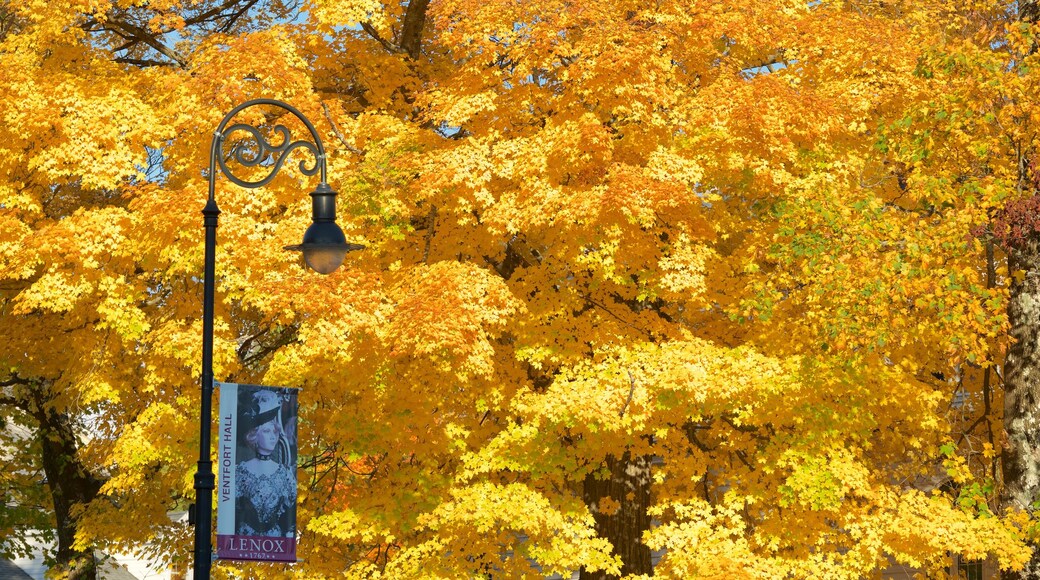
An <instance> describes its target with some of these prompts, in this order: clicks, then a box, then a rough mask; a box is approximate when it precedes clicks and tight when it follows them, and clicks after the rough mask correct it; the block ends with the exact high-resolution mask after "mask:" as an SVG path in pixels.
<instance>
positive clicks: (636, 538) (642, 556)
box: [581, 452, 654, 580]
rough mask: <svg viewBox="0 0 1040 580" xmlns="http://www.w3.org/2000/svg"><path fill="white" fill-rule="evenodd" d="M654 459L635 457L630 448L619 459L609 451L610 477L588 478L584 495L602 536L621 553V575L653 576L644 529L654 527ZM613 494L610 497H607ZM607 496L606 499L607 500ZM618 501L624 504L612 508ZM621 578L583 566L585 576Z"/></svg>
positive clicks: (583, 576) (597, 578)
mask: <svg viewBox="0 0 1040 580" xmlns="http://www.w3.org/2000/svg"><path fill="white" fill-rule="evenodd" d="M650 460H651V457H650V456H649V455H642V456H636V457H632V456H631V455H630V454H629V453H628V452H625V454H624V455H623V456H622V457H621V458H620V459H619V458H617V457H614V456H613V455H608V456H607V459H606V465H607V469H608V470H609V478H607V479H597V478H596V477H595V476H594V475H589V476H587V477H586V478H585V482H584V486H583V490H582V495H583V498H584V500H585V504H586V505H587V506H589V510H590V511H591V512H592V514H593V516H594V517H595V519H596V532H597V533H598V534H599V537H601V538H604V539H606V540H609V541H610V543H611V544H612V545H613V546H614V553H615V554H616V555H618V556H620V557H621V562H622V565H621V576H627V575H629V574H646V575H648V576H653V574H654V569H653V564H652V562H651V560H650V548H649V547H647V546H646V544H644V543H643V532H645V531H646V530H648V529H650V516H649V514H647V513H646V509H647V508H648V507H649V506H650V483H651V478H650ZM607 498H609V499H607ZM604 500H606V501H604ZM614 502H619V503H620V504H621V506H620V507H619V508H616V511H615V510H614V509H611V508H612V507H613V506H615V505H616V504H614ZM610 578H618V576H611V575H609V574H606V573H605V572H602V571H588V570H584V569H582V571H581V580H590V579H595V580H600V579H603V580H606V579H610Z"/></svg>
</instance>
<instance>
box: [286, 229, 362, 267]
mask: <svg viewBox="0 0 1040 580" xmlns="http://www.w3.org/2000/svg"><path fill="white" fill-rule="evenodd" d="M364 247H365V246H362V245H360V244H348V243H347V238H346V236H344V235H343V230H341V229H340V228H339V226H338V225H336V222H333V221H317V222H314V223H312V224H311V225H310V227H309V228H307V231H306V232H304V234H303V243H302V244H298V245H295V246H286V247H285V249H286V250H294V251H297V252H303V259H304V261H306V262H307V265H308V266H310V267H311V269H312V270H314V271H315V272H318V273H319V274H331V273H333V272H335V271H336V268H339V267H340V264H342V263H343V259H344V258H345V257H346V255H347V252H351V251H353V250H360V249H362V248H364Z"/></svg>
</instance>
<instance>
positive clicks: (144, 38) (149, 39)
mask: <svg viewBox="0 0 1040 580" xmlns="http://www.w3.org/2000/svg"><path fill="white" fill-rule="evenodd" d="M108 23H109V24H111V25H112V26H114V27H116V28H118V29H119V30H122V31H123V32H126V33H127V34H129V35H130V37H131V38H134V39H137V40H139V41H141V42H143V43H145V44H147V45H148V46H150V47H152V48H153V49H155V51H156V52H158V53H159V54H161V55H163V56H165V57H166V58H168V59H170V60H172V61H174V62H176V63H177V66H179V67H181V68H188V60H187V59H186V58H184V56H183V55H181V54H180V53H178V52H177V51H175V50H173V49H172V48H170V47H168V46H166V45H165V44H163V43H161V42H159V41H158V40H157V39H156V38H155V36H153V35H152V34H151V33H149V32H148V31H147V30H145V29H143V28H141V27H140V26H137V25H135V24H131V23H129V22H125V21H123V20H119V19H118V18H109V20H108ZM114 32H116V33H117V34H118V31H114Z"/></svg>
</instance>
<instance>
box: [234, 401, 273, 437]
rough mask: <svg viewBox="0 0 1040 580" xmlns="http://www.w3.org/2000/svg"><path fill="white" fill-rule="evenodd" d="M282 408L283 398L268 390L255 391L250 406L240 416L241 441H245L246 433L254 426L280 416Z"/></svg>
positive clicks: (239, 432) (239, 433) (239, 430)
mask: <svg viewBox="0 0 1040 580" xmlns="http://www.w3.org/2000/svg"><path fill="white" fill-rule="evenodd" d="M281 410H282V398H281V397H279V396H278V395H276V394H275V393H272V392H271V391H267V390H260V391H257V392H255V393H253V397H252V400H251V401H249V407H248V408H247V409H246V412H245V413H243V414H242V415H241V416H240V418H239V425H238V435H239V439H240V440H241V441H243V442H244V441H245V437H246V435H247V434H248V433H249V431H250V430H251V429H252V428H254V427H259V426H260V425H263V424H264V423H267V422H268V421H271V420H272V419H275V418H277V417H278V413H279V412H280V411H281Z"/></svg>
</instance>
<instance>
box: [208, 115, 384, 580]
mask: <svg viewBox="0 0 1040 580" xmlns="http://www.w3.org/2000/svg"><path fill="white" fill-rule="evenodd" d="M254 105H270V106H274V107H279V108H281V109H284V110H285V111H288V112H289V113H291V114H292V115H294V116H295V117H296V118H297V119H299V120H300V121H302V122H303V124H304V125H305V126H306V127H307V130H308V131H310V136H311V139H312V140H313V142H311V141H293V140H292V139H291V137H290V133H289V129H288V128H287V127H285V126H284V125H280V124H279V125H275V126H274V129H273V130H274V133H276V134H277V136H278V138H280V139H281V143H279V144H277V145H275V144H272V143H270V142H268V141H267V140H266V139H264V135H263V134H262V133H261V132H260V130H259V129H257V128H256V127H253V126H251V125H245V124H242V123H237V124H234V125H231V126H230V127H229V126H228V123H230V122H231V119H232V118H233V117H234V116H235V115H237V114H238V113H239V112H241V111H242V110H243V109H247V108H249V107H252V106H254ZM236 131H242V132H245V133H247V134H248V135H249V137H250V139H247V140H244V141H242V142H239V143H237V144H236V145H235V147H234V148H233V149H232V151H231V154H230V155H229V156H228V159H230V158H234V160H235V161H236V162H238V164H240V165H243V166H245V167H256V166H263V167H270V168H271V172H270V173H269V174H268V175H267V176H266V177H264V178H263V179H260V180H258V181H246V180H243V179H240V178H238V177H236V176H235V174H234V173H233V172H232V171H231V170H230V169H228V167H227V160H228V159H226V158H225V157H224V155H223V154H222V149H223V145H224V140H225V139H226V138H227V137H228V135H230V134H232V133H234V132H236ZM296 149H304V150H306V151H308V152H310V154H311V155H313V156H314V164H313V165H311V166H309V167H308V166H307V161H306V160H304V161H301V162H300V171H301V172H302V173H303V174H304V175H307V176H311V175H314V174H315V173H317V172H318V171H319V170H320V171H321V183H319V184H318V187H317V188H315V190H314V191H313V192H312V193H311V202H312V206H313V223H312V224H311V226H310V227H309V228H307V231H306V232H305V233H304V234H303V243H301V244H298V245H295V246H286V249H287V250H296V251H300V252H303V259H304V260H305V261H306V262H307V265H308V266H310V267H311V268H313V269H314V270H315V271H317V272H319V273H321V274H329V273H331V272H333V271H335V270H336V268H339V266H340V264H342V263H343V258H344V257H345V256H346V255H347V252H350V251H352V250H360V249H361V248H363V247H364V246H361V245H358V244H349V243H347V240H346V237H345V236H344V235H343V230H341V229H340V227H339V226H338V225H336V192H335V191H333V190H332V188H331V187H329V184H328V183H327V181H326V177H327V175H326V169H325V147H324V146H323V145H322V143H321V137H319V136H318V132H317V131H316V130H315V129H314V125H312V124H311V122H310V121H308V120H307V118H306V117H304V116H303V113H301V112H300V111H298V110H296V109H295V108H294V107H292V106H290V105H288V104H286V103H283V102H281V101H276V100H274V99H255V100H252V101H248V102H245V103H242V104H241V105H239V106H237V107H235V108H234V109H232V110H231V112H229V113H228V114H227V115H225V116H224V119H223V120H222V121H221V122H220V124H219V125H217V129H216V131H214V133H213V144H212V146H211V148H210V154H209V198H208V199H207V200H206V206H205V208H203V210H202V215H203V216H204V217H203V223H204V227H205V228H206V250H205V266H204V268H203V298H202V408H201V410H200V419H199V462H198V470H197V471H196V472H195V510H194V511H195V513H194V518H193V521H194V524H195V578H207V579H208V578H209V577H210V567H211V565H212V562H213V556H212V552H213V548H212V545H211V542H210V534H211V532H212V528H213V486H214V480H215V478H214V475H213V462H212V461H210V451H211V449H210V447H211V445H210V427H211V425H212V422H213V417H212V406H213V405H212V402H213V302H214V297H213V294H214V287H215V285H216V283H215V270H216V252H217V218H218V217H219V216H220V209H218V208H217V202H216V201H215V199H214V191H215V189H216V180H217V166H218V165H219V166H220V170H221V172H222V173H223V174H224V175H225V176H226V177H227V178H228V179H229V180H231V182H233V183H235V184H237V185H240V186H242V187H247V188H250V189H252V188H257V187H262V186H264V185H267V184H268V183H270V182H271V180H272V179H274V177H275V175H276V174H277V173H278V170H279V169H281V167H282V164H283V163H285V161H286V159H287V158H288V156H289V153H291V152H292V151H294V150H296Z"/></svg>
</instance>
